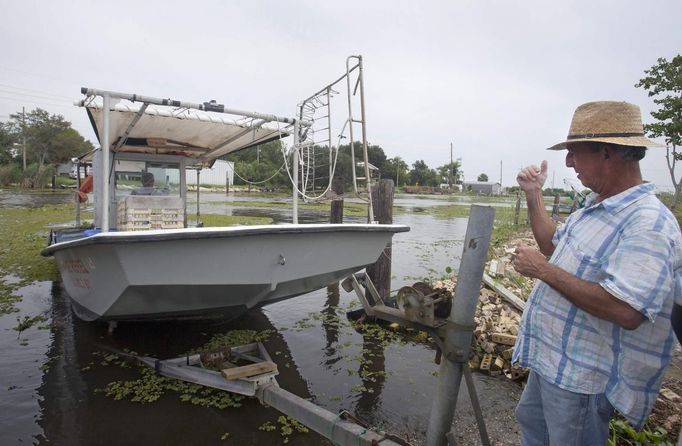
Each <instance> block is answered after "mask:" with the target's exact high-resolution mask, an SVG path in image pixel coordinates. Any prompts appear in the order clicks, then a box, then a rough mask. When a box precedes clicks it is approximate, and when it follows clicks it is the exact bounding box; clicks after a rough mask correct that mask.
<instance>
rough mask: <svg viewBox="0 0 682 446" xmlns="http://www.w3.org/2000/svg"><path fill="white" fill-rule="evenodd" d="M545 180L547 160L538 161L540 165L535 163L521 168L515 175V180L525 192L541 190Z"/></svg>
mask: <svg viewBox="0 0 682 446" xmlns="http://www.w3.org/2000/svg"><path fill="white" fill-rule="evenodd" d="M545 180H547V160H543V161H542V162H541V163H540V167H538V166H536V165H535V164H533V165H530V166H528V167H524V168H523V169H521V172H519V174H518V175H517V176H516V182H517V183H519V186H520V187H521V189H522V190H523V191H524V192H525V193H530V192H532V191H536V190H540V191H541V190H542V186H543V185H544V184H545Z"/></svg>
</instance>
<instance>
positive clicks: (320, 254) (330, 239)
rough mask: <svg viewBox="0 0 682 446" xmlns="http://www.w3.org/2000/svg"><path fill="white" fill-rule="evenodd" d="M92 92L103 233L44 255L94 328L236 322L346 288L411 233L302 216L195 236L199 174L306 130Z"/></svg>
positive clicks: (211, 109) (65, 239) (91, 231)
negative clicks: (193, 192)
mask: <svg viewBox="0 0 682 446" xmlns="http://www.w3.org/2000/svg"><path fill="white" fill-rule="evenodd" d="M81 92H82V93H83V94H84V95H85V99H83V100H81V101H80V102H79V103H78V105H80V106H82V107H84V108H85V110H86V111H87V113H88V116H89V118H90V121H91V123H92V125H93V128H94V130H95V132H96V134H97V137H98V139H99V141H100V144H101V149H100V150H97V151H95V152H94V154H93V156H92V163H93V173H94V178H95V181H94V191H93V193H94V202H95V207H94V209H95V221H94V226H95V227H94V228H88V229H81V228H71V229H68V230H62V231H54V232H53V233H52V234H51V236H50V242H49V244H48V246H47V247H46V248H44V249H43V250H42V252H41V254H42V255H44V256H54V258H55V259H56V263H57V266H58V268H59V271H60V273H61V276H62V282H63V285H64V288H65V289H66V291H67V293H68V295H69V296H70V298H71V301H72V308H73V310H74V312H75V314H76V315H77V316H78V317H79V318H81V319H83V320H86V321H95V320H104V321H121V320H163V319H197V318H207V317H208V318H226V319H231V318H235V317H237V316H239V315H241V314H243V313H244V312H246V311H248V310H249V309H251V308H254V307H258V306H261V305H266V304H269V303H272V302H276V301H280V300H283V299H288V298H292V297H295V296H298V295H301V294H304V293H308V292H311V291H314V290H317V289H320V288H323V287H325V286H327V285H329V284H331V283H334V282H338V281H339V280H342V279H343V278H345V277H346V276H348V275H350V274H352V273H355V272H357V271H359V270H361V269H363V268H365V267H366V266H367V265H370V264H373V263H375V262H376V261H377V259H378V258H379V256H380V255H382V253H383V250H384V248H385V247H386V246H387V244H388V243H390V241H391V239H392V236H393V235H394V234H396V233H400V232H405V231H409V227H407V226H404V225H394V224H375V223H367V224H299V223H298V221H297V217H296V214H295V213H294V214H293V216H292V223H290V224H274V225H260V226H234V227H217V228H216V227H190V226H189V225H188V220H187V205H186V203H187V201H186V198H187V184H186V181H185V175H184V173H185V171H186V170H187V169H201V168H202V167H206V166H210V165H211V163H212V162H213V161H214V160H215V159H217V158H218V157H220V156H223V155H225V154H228V153H233V152H235V151H238V150H243V149H246V148H248V147H253V146H255V145H257V144H261V143H263V142H267V141H272V140H275V139H281V138H282V136H283V135H286V134H289V133H291V132H292V131H293V132H294V133H295V135H300V134H302V133H303V132H301V128H302V126H305V125H306V123H305V121H303V120H302V119H296V118H287V117H279V116H276V115H270V114H261V113H255V112H245V111H241V110H233V109H228V108H225V107H224V106H223V105H221V104H217V103H216V102H215V101H208V102H204V103H191V102H184V101H176V100H170V99H159V98H153V97H149V96H142V95H137V94H125V93H118V92H112V91H106V90H95V89H90V88H83V89H82V90H81ZM99 98H101V99H102V100H101V101H99V100H97V99H99ZM225 115H234V116H238V118H236V119H228V118H226V117H225ZM273 123H274V124H276V125H273ZM269 124H270V125H269ZM292 129H293V130H292ZM294 140H295V141H296V136H295V137H294ZM297 147H298V146H297V144H296V143H295V144H294V148H293V151H294V152H295V151H296V148H297ZM295 159H296V158H294V160H295ZM292 164H293V165H296V161H294V162H293V163H292ZM294 172H296V169H294ZM150 176H153V177H154V179H155V180H156V182H155V184H154V186H151V189H150V193H149V195H135V192H134V191H135V189H134V187H133V185H134V184H135V183H136V182H139V180H140V179H141V178H142V177H150ZM294 184H295V183H294ZM197 186H198V185H197ZM197 190H198V188H197ZM296 190H297V188H296V187H294V197H295V199H294V204H296V199H297V198H296V197H297V196H298V194H297V191H296ZM156 192H158V193H156ZM77 206H79V205H77ZM294 207H295V208H296V206H294Z"/></svg>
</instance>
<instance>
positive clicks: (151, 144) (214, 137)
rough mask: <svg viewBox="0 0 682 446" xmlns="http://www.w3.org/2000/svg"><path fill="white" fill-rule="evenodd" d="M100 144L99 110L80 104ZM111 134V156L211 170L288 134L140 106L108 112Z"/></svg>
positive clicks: (259, 124)
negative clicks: (178, 161) (172, 160)
mask: <svg viewBox="0 0 682 446" xmlns="http://www.w3.org/2000/svg"><path fill="white" fill-rule="evenodd" d="M83 105H84V106H85V107H86V109H87V112H88V117H89V118H90V122H91V124H92V126H93V129H94V130H95V132H96V134H97V138H98V139H99V140H100V142H101V136H100V135H101V134H102V129H103V125H104V123H103V121H104V113H103V109H102V104H100V103H95V102H94V101H92V102H90V103H85V104H83ZM109 119H110V121H109V129H110V130H109V132H110V141H111V150H112V151H113V152H128V153H146V154H157V155H179V156H186V157H189V158H193V159H195V160H196V164H205V165H210V164H212V163H213V161H214V160H215V159H216V158H218V157H221V156H223V155H226V154H229V153H233V152H236V151H239V150H243V149H247V148H249V147H253V146H256V145H259V144H264V143H266V142H269V141H273V140H277V139H279V138H283V137H285V136H288V134H289V128H288V127H284V128H279V127H276V126H275V124H277V123H274V124H273V123H269V126H266V125H264V124H266V121H265V120H262V119H255V118H248V117H243V118H241V119H237V120H231V119H229V118H227V117H225V115H219V114H212V113H209V112H203V111H199V110H191V109H187V108H172V107H163V106H154V105H148V104H140V103H129V104H126V103H122V102H119V103H118V104H116V105H114V106H113V107H111V112H110V113H109Z"/></svg>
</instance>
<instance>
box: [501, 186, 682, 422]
mask: <svg viewBox="0 0 682 446" xmlns="http://www.w3.org/2000/svg"><path fill="white" fill-rule="evenodd" d="M595 198H596V195H595V194H592V195H591V196H590V197H588V201H587V205H586V207H585V208H583V209H580V210H578V211H577V212H575V213H574V214H572V215H571V216H570V217H569V218H568V219H567V221H566V223H565V224H564V225H562V226H560V227H559V228H558V229H557V231H556V232H555V234H554V238H553V240H552V243H553V244H554V246H555V250H554V254H553V255H552V257H551V259H550V262H551V263H552V264H555V265H557V266H559V267H560V268H561V269H563V270H565V271H567V272H569V273H571V274H574V275H575V276H577V277H579V278H581V279H583V280H587V281H590V282H595V283H599V284H600V285H601V286H602V287H603V288H604V289H605V290H606V291H608V292H609V293H610V294H612V295H613V296H614V297H616V298H618V299H620V300H622V301H624V302H626V303H627V304H628V305H630V306H631V307H632V308H634V309H636V310H637V311H639V312H641V313H642V314H643V315H644V316H645V318H646V319H645V320H644V322H642V324H641V325H640V326H639V327H638V328H637V329H635V330H625V329H623V328H621V327H620V326H619V325H616V324H614V323H612V322H609V321H606V320H604V319H600V318H598V317H596V316H592V315H591V314H589V313H587V312H585V311H583V310H581V309H579V308H578V307H576V306H575V305H573V304H572V303H571V302H569V301H568V300H567V299H565V298H564V297H563V296H562V295H561V294H560V293H559V292H558V291H556V290H554V289H553V288H551V287H549V286H548V285H547V284H546V283H544V282H541V281H538V282H537V283H536V285H535V288H534V289H533V291H532V292H531V294H530V297H529V299H528V306H527V308H526V311H525V312H524V315H523V319H522V321H521V326H520V329H519V336H518V339H517V342H516V346H515V347H514V355H513V358H512V362H514V363H516V362H518V363H519V364H520V365H521V366H523V367H529V368H532V369H533V370H535V371H536V372H537V373H539V374H540V375H541V376H543V377H544V378H545V379H547V380H548V381H550V382H553V383H554V384H556V385H557V386H559V387H560V388H562V389H565V390H569V391H571V392H576V393H584V394H596V393H605V394H606V396H607V398H608V399H609V401H610V402H611V404H613V406H614V407H615V408H616V409H617V410H618V411H619V412H620V413H622V414H623V415H624V416H625V417H626V418H627V419H628V421H630V422H631V423H632V424H633V425H635V426H636V427H637V428H641V427H642V425H643V424H644V421H645V419H646V417H647V415H648V414H649V412H650V411H651V408H652V407H653V404H654V402H655V401H656V397H657V395H658V391H659V390H660V386H661V380H662V378H663V372H664V370H665V367H666V366H667V365H668V363H669V362H670V358H671V355H672V349H673V346H674V344H673V342H674V336H673V332H672V329H671V326H670V313H671V309H672V304H673V300H675V299H677V300H679V299H680V296H682V236H681V235H680V228H679V226H678V224H677V221H676V219H675V217H674V216H673V215H672V213H671V212H670V211H669V210H668V209H667V208H666V207H665V206H664V205H663V204H662V203H661V202H660V201H659V200H658V198H656V196H655V195H654V186H653V184H642V185H639V186H635V187H632V188H630V189H628V190H626V191H624V192H622V193H620V194H618V195H615V196H613V197H610V198H608V199H606V200H604V201H602V202H600V203H595Z"/></svg>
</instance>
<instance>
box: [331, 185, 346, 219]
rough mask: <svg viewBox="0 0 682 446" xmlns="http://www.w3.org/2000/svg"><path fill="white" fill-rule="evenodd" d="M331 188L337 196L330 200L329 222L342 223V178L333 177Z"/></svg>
mask: <svg viewBox="0 0 682 446" xmlns="http://www.w3.org/2000/svg"><path fill="white" fill-rule="evenodd" d="M332 190H333V191H334V193H335V194H336V195H337V197H335V198H334V199H333V200H332V204H331V209H330V210H329V223H343V179H341V178H339V177H336V178H334V181H332Z"/></svg>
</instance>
